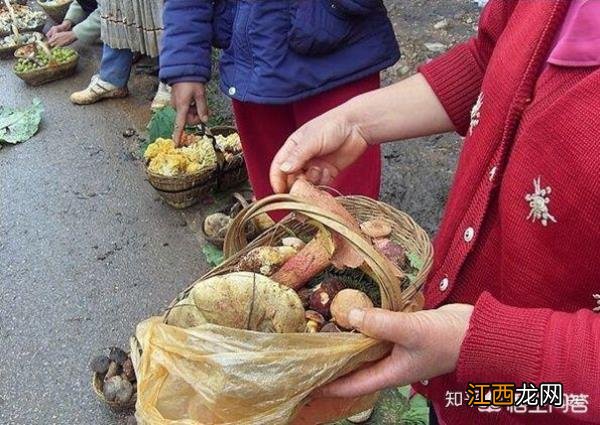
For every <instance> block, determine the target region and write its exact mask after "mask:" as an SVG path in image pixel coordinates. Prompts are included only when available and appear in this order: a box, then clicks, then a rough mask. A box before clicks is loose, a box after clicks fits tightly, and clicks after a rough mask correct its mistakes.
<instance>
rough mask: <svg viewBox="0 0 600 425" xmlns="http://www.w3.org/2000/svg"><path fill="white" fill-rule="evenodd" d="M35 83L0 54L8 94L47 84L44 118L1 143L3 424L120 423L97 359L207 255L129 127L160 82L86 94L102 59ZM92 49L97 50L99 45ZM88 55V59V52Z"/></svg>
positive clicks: (0, 83)
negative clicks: (25, 137)
mask: <svg viewBox="0 0 600 425" xmlns="http://www.w3.org/2000/svg"><path fill="white" fill-rule="evenodd" d="M96 55H97V48H94V49H91V50H90V49H87V50H84V51H83V55H82V56H83V58H84V59H83V60H82V63H81V64H80V69H79V72H78V74H77V75H76V76H75V77H74V78H72V79H68V80H63V81H60V82H56V83H51V84H48V85H45V86H42V87H38V88H29V87H27V86H25V85H24V84H23V83H22V82H21V81H20V80H19V79H18V78H17V77H15V76H14V75H12V73H11V72H10V66H11V62H10V61H2V62H0V104H3V105H10V106H25V105H27V104H29V103H30V102H31V100H32V99H33V98H34V97H39V98H40V99H41V100H42V102H43V104H44V106H45V112H44V116H43V122H42V126H41V128H40V131H39V132H38V134H37V135H36V136H35V137H34V138H32V139H31V140H29V141H27V142H25V143H22V144H20V145H17V146H11V147H5V148H3V149H0V424H3V425H4V424H5V425H13V424H19V425H22V424H23V425H24V424H27V425H33V424H40V425H51V424H69V425H71V424H85V425H88V424H120V423H125V419H124V417H123V416H118V415H115V414H114V413H112V412H111V411H110V410H107V409H106V408H105V407H104V406H103V405H101V404H100V403H99V402H98V401H97V400H96V399H95V397H94V394H93V393H92V390H91V387H90V373H89V372H88V361H89V358H90V357H91V356H92V355H93V354H94V353H97V352H98V351H100V350H102V349H103V348H105V347H109V346H111V345H115V344H116V345H121V346H125V345H126V344H127V340H128V337H129V336H130V335H131V334H132V333H133V331H134V328H135V325H136V323H138V322H139V321H140V320H142V319H144V318H147V317H148V316H150V315H152V314H155V313H156V312H158V311H159V310H160V309H161V308H162V307H164V306H166V305H167V303H168V302H169V301H170V300H171V299H173V298H174V296H175V295H176V294H177V292H178V291H179V290H180V289H183V288H184V287H186V286H187V285H188V284H189V283H191V282H192V281H193V280H194V279H195V278H197V277H198V276H199V275H200V274H201V273H202V271H203V270H205V269H206V267H207V266H206V264H205V263H204V259H203V256H202V253H201V252H200V244H199V243H198V241H197V240H196V238H195V236H194V234H193V233H192V232H191V231H190V229H189V228H188V227H187V226H186V221H185V220H184V218H183V216H182V215H181V213H179V212H177V211H175V210H173V209H171V208H169V207H168V206H166V205H164V204H163V203H162V202H161V201H160V200H158V198H157V196H156V194H155V193H154V191H153V189H152V188H151V187H150V186H149V185H148V183H147V182H146V181H145V179H144V174H143V171H142V169H141V167H140V166H139V162H136V161H134V158H133V155H132V152H134V151H135V146H134V145H135V141H134V140H133V139H124V138H123V137H122V132H123V130H125V129H126V128H128V127H132V126H139V124H140V123H142V122H143V121H144V120H145V119H146V118H147V116H148V112H147V107H148V106H147V105H149V103H145V102H146V99H145V97H144V96H146V97H147V96H148V94H149V93H151V91H148V90H147V91H145V92H144V94H143V95H142V94H140V93H137V96H134V97H132V98H130V99H127V100H118V101H112V102H104V103H101V104H97V105H93V106H88V107H78V106H74V105H72V104H71V103H70V102H69V100H68V94H69V93H70V92H71V91H72V90H73V89H75V88H80V87H84V86H85V85H86V84H87V82H88V80H89V77H90V75H91V74H92V73H93V70H94V68H95V67H96V60H97V57H95V56H96ZM90 56H91V58H90ZM85 58H87V59H85Z"/></svg>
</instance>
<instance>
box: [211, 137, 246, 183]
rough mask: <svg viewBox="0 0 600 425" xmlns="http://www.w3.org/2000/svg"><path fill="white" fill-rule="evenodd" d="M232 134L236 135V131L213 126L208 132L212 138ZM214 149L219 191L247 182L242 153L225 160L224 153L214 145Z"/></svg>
mask: <svg viewBox="0 0 600 425" xmlns="http://www.w3.org/2000/svg"><path fill="white" fill-rule="evenodd" d="M234 133H237V129H236V128H235V127H231V126H215V127H211V128H210V130H209V134H210V135H211V136H213V137H214V136H224V137H227V136H229V135H231V134H234ZM215 149H216V151H217V158H218V160H219V173H218V178H217V186H218V188H219V190H227V189H231V188H233V187H236V186H239V185H241V184H242V183H244V182H246V181H248V171H247V170H246V162H245V161H244V154H243V153H242V152H240V153H238V154H235V155H232V156H230V157H229V158H227V159H226V157H225V153H224V152H222V151H220V150H219V149H218V147H217V145H216V143H215Z"/></svg>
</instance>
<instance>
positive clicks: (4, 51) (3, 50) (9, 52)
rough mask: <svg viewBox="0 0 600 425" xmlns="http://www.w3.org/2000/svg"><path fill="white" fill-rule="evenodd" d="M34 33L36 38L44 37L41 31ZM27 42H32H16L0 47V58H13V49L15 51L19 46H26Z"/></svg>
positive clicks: (41, 38)
mask: <svg viewBox="0 0 600 425" xmlns="http://www.w3.org/2000/svg"><path fill="white" fill-rule="evenodd" d="M34 34H36V37H37V39H38V40H43V39H44V35H43V34H42V33H39V32H36V33H34ZM29 44H32V43H25V44H17V45H15V46H9V47H0V59H13V58H14V53H15V51H17V50H18V49H20V48H21V47H23V46H27V45H29Z"/></svg>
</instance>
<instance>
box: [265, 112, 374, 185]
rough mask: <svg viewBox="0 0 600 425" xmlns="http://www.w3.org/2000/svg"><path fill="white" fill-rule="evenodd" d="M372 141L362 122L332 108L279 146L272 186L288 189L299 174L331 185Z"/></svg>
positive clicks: (314, 181)
mask: <svg viewBox="0 0 600 425" xmlns="http://www.w3.org/2000/svg"><path fill="white" fill-rule="evenodd" d="M367 147H368V144H367V141H366V140H365V138H364V137H363V135H362V134H361V131H360V129H359V128H358V126H354V125H352V124H351V123H350V122H348V120H347V119H346V116H345V115H344V113H343V112H339V111H338V110H337V109H334V110H331V111H329V112H327V113H325V114H323V115H321V116H320V117H317V118H315V119H314V120H312V121H309V122H308V123H306V124H304V125H303V126H302V127H300V129H298V130H297V131H296V132H294V133H293V134H292V135H291V136H290V137H289V138H288V139H287V141H286V142H285V144H284V145H283V146H282V148H281V149H280V150H279V152H278V153H277V155H275V158H274V159H273V162H272V164H271V171H270V179H271V186H273V190H274V191H275V192H276V193H282V192H286V191H287V190H288V189H289V188H290V187H291V185H292V183H293V182H294V180H295V179H296V178H297V177H298V176H299V175H304V176H305V177H306V178H307V179H308V180H309V181H310V182H311V183H313V184H316V185H329V184H331V182H332V181H333V180H334V179H335V178H336V177H337V175H338V174H339V173H340V172H341V171H342V170H343V169H345V168H346V167H348V166H349V165H351V164H352V163H353V162H354V161H356V160H357V159H358V158H359V157H360V156H361V155H362V154H363V153H364V151H365V150H366V149H367Z"/></svg>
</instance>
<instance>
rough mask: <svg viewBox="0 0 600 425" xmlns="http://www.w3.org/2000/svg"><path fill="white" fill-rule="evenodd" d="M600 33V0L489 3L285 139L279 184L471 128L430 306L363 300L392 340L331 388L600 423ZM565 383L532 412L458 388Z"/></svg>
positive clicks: (355, 316) (376, 328) (459, 416)
mask: <svg viewBox="0 0 600 425" xmlns="http://www.w3.org/2000/svg"><path fill="white" fill-rule="evenodd" d="M599 39H600V0H573V1H572V2H569V1H565V0H547V1H525V0H523V1H517V0H514V1H513V0H491V2H490V3H489V4H488V6H487V7H486V8H485V9H484V11H483V14H482V17H481V22H480V26H479V33H478V35H477V37H475V38H474V39H472V40H470V41H468V42H467V43H465V44H462V45H459V46H457V47H455V48H454V49H453V50H451V51H450V52H448V53H447V54H445V55H443V56H441V57H440V58H438V59H436V60H433V61H432V62H430V63H427V64H426V65H424V66H423V67H422V68H421V69H420V73H419V74H417V75H415V76H413V77H412V78H409V79H407V80H404V81H403V82H401V83H398V84H396V85H393V86H390V87H387V88H383V89H380V90H377V91H374V92H371V93H368V94H365V95H362V96H359V97H357V98H355V99H353V100H351V101H349V102H347V103H345V104H344V105H342V106H340V107H338V108H336V109H334V110H332V111H330V112H328V113H327V114H325V115H323V116H321V117H319V118H317V119H315V120H313V121H311V122H309V123H308V124H306V125H305V126H303V127H302V128H301V129H300V130H298V131H297V132H296V133H294V134H293V135H292V136H291V137H290V139H289V140H288V141H287V142H286V144H285V145H284V147H283V148H282V149H281V150H280V152H279V153H278V154H277V156H276V157H275V159H274V162H273V164H272V167H271V182H272V184H273V187H274V189H275V190H276V191H277V192H282V191H285V190H287V187H288V183H289V182H290V181H291V180H293V178H294V176H296V175H298V174H304V175H305V176H307V177H308V178H309V179H310V180H312V181H313V182H315V183H321V184H327V183H328V182H329V181H330V180H331V179H332V178H334V177H335V176H336V175H337V174H338V173H339V172H340V171H341V170H343V169H344V168H346V167H347V166H348V165H350V164H351V163H352V162H353V161H354V159H355V158H357V157H358V155H359V154H360V153H361V152H363V151H364V150H365V149H366V148H367V147H368V146H370V145H373V144H378V143H382V142H385V141H392V140H398V139H408V138H412V137H418V136H424V135H430V134H435V133H441V132H446V131H450V130H456V131H458V132H459V133H460V134H461V135H463V136H465V142H464V147H463V150H462V153H461V157H460V160H459V164H458V168H457V171H456V177H455V181H454V185H453V188H452V190H451V193H450V196H449V200H448V203H447V205H446V211H445V216H444V219H443V221H442V224H441V226H440V229H439V233H438V235H437V237H436V241H435V253H436V254H435V261H434V266H433V269H432V271H431V274H430V276H429V279H428V283H427V285H426V288H425V297H426V307H427V310H425V311H422V312H418V313H393V312H388V311H384V310H379V309H370V310H354V311H353V312H352V313H351V315H350V320H351V321H352V323H353V324H354V325H355V327H356V328H357V329H359V330H360V331H361V332H363V333H365V334H367V335H370V336H373V337H375V338H379V339H384V340H388V341H391V342H393V343H395V345H394V349H393V351H392V353H391V354H390V355H389V356H388V357H387V358H385V359H383V360H381V361H380V362H378V363H376V364H374V365H372V366H370V367H368V368H366V369H363V370H361V371H359V372H356V373H353V374H351V375H349V376H346V377H344V378H342V379H340V380H338V381H336V382H334V383H332V384H330V385H328V386H326V387H325V388H323V389H322V390H320V391H319V395H321V396H328V397H353V396H357V395H361V394H366V393H370V392H373V391H375V390H378V389H381V388H385V387H390V386H396V385H405V384H409V383H417V384H414V386H415V388H416V389H417V390H418V391H419V392H421V393H423V394H425V395H426V396H427V397H428V398H429V399H430V400H431V401H432V403H433V406H434V408H435V413H437V415H436V416H437V420H438V421H439V422H440V423H444V424H475V423H477V424H487V423H489V424H496V423H532V424H534V423H535V424H539V423H547V424H557V425H560V424H576V423H600V315H598V314H597V312H598V311H599V310H600V308H599V307H598V304H599V302H600V301H599V298H600V296H598V295H597V294H598V293H599V292H600V261H599V260H598V255H599V253H600V43H599V42H598V40H599ZM553 382H558V383H562V384H563V394H562V395H560V396H559V400H558V401H557V400H554V402H555V405H554V406H552V405H548V404H547V403H548V400H546V401H545V402H542V404H544V405H543V406H538V407H537V408H533V407H529V409H527V410H528V412H524V411H523V409H517V408H513V407H500V408H494V409H489V408H484V409H482V408H478V407H476V406H474V407H471V406H467V405H466V403H462V406H454V405H456V404H459V403H457V397H454V396H452V395H453V394H454V395H456V394H458V395H460V397H461V398H462V397H463V396H464V393H465V391H466V390H467V386H468V384H469V383H475V384H490V383H514V384H515V385H516V386H517V387H522V386H525V387H530V386H531V385H535V386H539V385H541V384H542V383H553ZM523 393H525V391H523ZM449 395H450V396H449ZM450 397H454V398H453V399H452V398H450ZM465 401H466V398H465ZM521 401H524V399H521ZM565 401H566V402H565ZM538 403H539V400H538ZM542 412H545V413H542Z"/></svg>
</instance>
